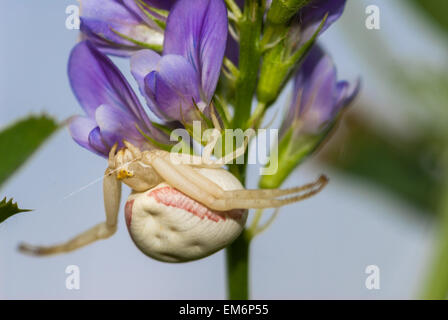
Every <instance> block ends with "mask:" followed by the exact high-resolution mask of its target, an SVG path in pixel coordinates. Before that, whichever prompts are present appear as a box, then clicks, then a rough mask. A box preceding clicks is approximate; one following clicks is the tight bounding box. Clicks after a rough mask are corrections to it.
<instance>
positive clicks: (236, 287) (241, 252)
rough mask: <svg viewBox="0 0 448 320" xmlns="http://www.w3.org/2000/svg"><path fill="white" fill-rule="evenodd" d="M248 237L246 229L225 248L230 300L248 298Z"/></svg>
mask: <svg viewBox="0 0 448 320" xmlns="http://www.w3.org/2000/svg"><path fill="white" fill-rule="evenodd" d="M249 248H250V237H249V236H248V233H247V231H246V230H244V231H243V233H242V234H241V235H240V236H239V237H238V238H237V239H236V240H235V241H234V242H233V243H232V244H231V245H230V246H228V247H227V249H226V258H227V290H228V298H229V299H230V300H248V299H249Z"/></svg>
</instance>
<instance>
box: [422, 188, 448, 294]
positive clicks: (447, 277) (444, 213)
mask: <svg viewBox="0 0 448 320" xmlns="http://www.w3.org/2000/svg"><path fill="white" fill-rule="evenodd" d="M441 200H442V201H441V204H440V219H441V223H440V228H439V241H438V248H437V251H436V256H435V260H434V261H433V265H432V268H431V273H430V275H429V277H428V280H427V284H426V288H425V291H424V293H423V296H422V298H423V299H427V300H445V299H447V297H448V185H447V186H445V191H444V192H443V193H442V199H441Z"/></svg>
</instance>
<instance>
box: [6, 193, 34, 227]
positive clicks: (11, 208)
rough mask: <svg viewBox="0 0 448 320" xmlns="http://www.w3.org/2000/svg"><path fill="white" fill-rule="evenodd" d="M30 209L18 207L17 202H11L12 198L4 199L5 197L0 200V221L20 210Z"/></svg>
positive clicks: (26, 210)
mask: <svg viewBox="0 0 448 320" xmlns="http://www.w3.org/2000/svg"><path fill="white" fill-rule="evenodd" d="M28 211H31V210H28V209H19V207H18V206H17V203H14V202H12V199H9V201H6V197H5V198H4V199H3V200H2V201H0V223H2V222H3V221H5V220H6V219H8V218H9V217H11V216H13V215H15V214H17V213H20V212H28Z"/></svg>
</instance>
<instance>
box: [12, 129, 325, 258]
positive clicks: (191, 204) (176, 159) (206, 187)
mask: <svg viewBox="0 0 448 320" xmlns="http://www.w3.org/2000/svg"><path fill="white" fill-rule="evenodd" d="M218 135H219V130H216V131H215V132H213V133H212V135H211V138H210V141H209V143H208V144H207V145H206V146H205V148H204V152H203V156H202V157H199V156H194V155H187V154H179V153H170V152H167V151H162V150H150V151H141V150H140V149H138V148H137V147H136V146H134V145H132V144H131V143H130V142H127V141H124V145H125V148H123V149H120V150H118V152H117V145H114V146H113V148H112V149H111V150H110V154H109V159H108V168H107V169H106V171H105V174H104V179H103V192H104V207H105V211H106V221H105V222H103V223H100V224H98V225H96V226H94V227H93V228H91V229H89V230H87V231H86V232H84V233H82V234H80V235H78V236H77V237H75V238H73V239H71V240H69V241H68V242H65V243H62V244H59V245H55V246H48V247H47V246H31V245H27V244H22V245H20V250H21V251H22V252H25V253H29V254H34V255H39V256H42V255H50V254H57V253H64V252H70V251H73V250H75V249H78V248H80V247H83V246H85V245H88V244H90V243H92V242H95V241H97V240H100V239H106V238H108V237H110V236H112V235H113V234H114V233H115V231H116V229H117V217H118V212H119V207H120V198H121V182H123V183H125V184H126V185H128V186H129V187H130V188H131V189H132V193H131V195H130V196H129V198H128V201H127V203H126V206H125V217H126V224H127V227H128V229H129V232H130V235H131V238H132V239H133V241H134V243H135V244H136V245H137V247H138V248H139V249H140V250H141V251H142V252H143V253H145V254H146V255H148V256H150V257H152V258H155V259H158V260H161V261H166V262H185V261H190V260H195V259H199V258H202V257H205V256H208V255H210V254H212V253H214V252H216V251H218V250H220V249H222V248H224V247H226V246H227V245H228V244H229V243H231V242H232V241H233V240H235V239H236V238H237V237H238V236H239V235H240V233H241V232H242V230H243V229H244V225H245V223H246V219H247V209H263V208H274V207H281V206H284V205H286V204H290V203H294V202H297V201H300V200H303V199H306V198H308V197H310V196H312V195H314V194H316V193H318V192H319V191H320V190H322V188H323V187H324V186H325V185H326V184H327V182H328V180H327V178H326V177H325V176H321V177H319V179H317V180H316V181H315V182H313V183H309V184H306V185H303V186H299V187H295V188H290V189H269V190H245V189H244V188H243V186H242V185H241V183H240V182H239V181H238V180H237V179H236V178H235V177H234V176H233V175H232V174H231V173H229V172H228V171H226V170H224V169H222V168H221V167H222V166H224V165H225V164H227V163H229V162H231V161H233V160H234V159H235V158H237V157H239V156H241V155H242V154H244V152H245V149H246V147H247V143H248V137H246V141H245V143H244V145H243V146H241V147H240V148H238V149H237V150H235V151H234V152H233V153H231V154H229V155H226V156H224V157H223V158H220V159H217V160H212V159H211V158H210V156H211V153H212V150H213V149H214V147H215V145H216V143H217V141H218V139H217V137H218ZM288 195H290V197H286V198H281V197H284V196H288Z"/></svg>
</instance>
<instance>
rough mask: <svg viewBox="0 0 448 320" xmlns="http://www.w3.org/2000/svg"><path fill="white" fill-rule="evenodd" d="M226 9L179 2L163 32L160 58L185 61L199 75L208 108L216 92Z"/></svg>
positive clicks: (203, 1)
mask: <svg viewBox="0 0 448 320" xmlns="http://www.w3.org/2000/svg"><path fill="white" fill-rule="evenodd" d="M227 29H228V24H227V9H226V6H225V4H224V2H223V1H222V0H179V1H178V2H177V3H176V4H175V5H174V7H173V9H172V11H171V13H170V15H169V17H168V21H167V27H166V31H165V43H164V54H177V55H181V56H183V57H184V58H186V59H188V60H189V61H190V63H191V64H192V65H193V67H194V69H195V70H196V71H197V73H198V74H199V75H200V79H201V87H202V91H201V96H202V99H203V100H204V101H205V102H206V103H207V104H208V103H209V102H210V101H211V99H212V97H213V93H214V91H215V89H216V84H217V82H218V78H219V74H220V70H221V65H222V59H223V57H224V52H225V49H226V40H227Z"/></svg>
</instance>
